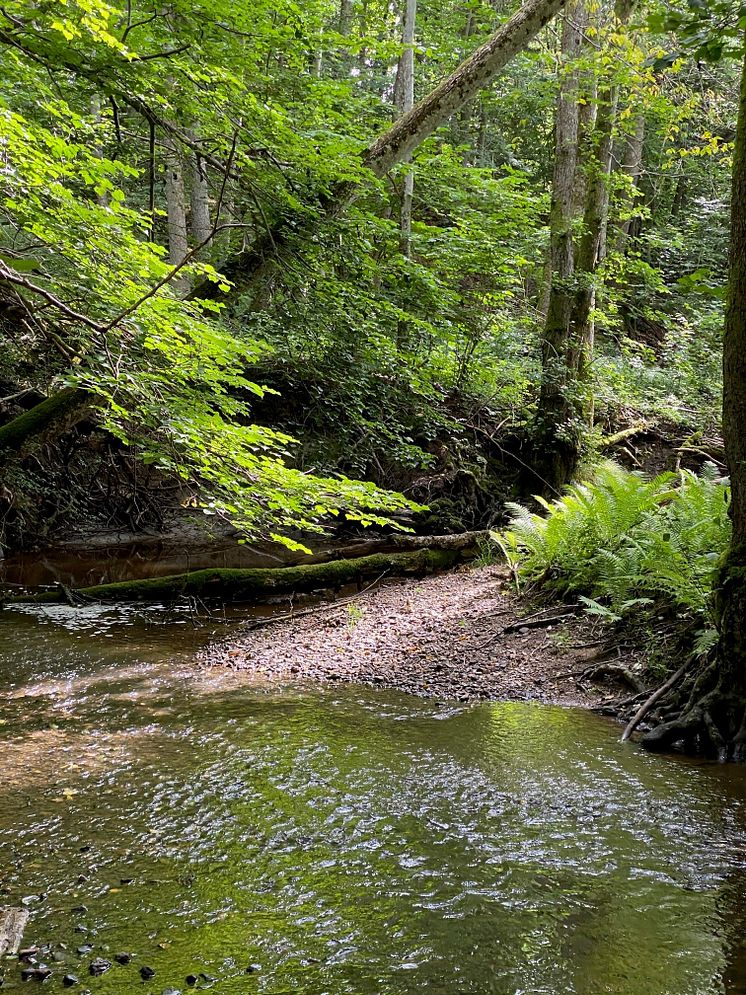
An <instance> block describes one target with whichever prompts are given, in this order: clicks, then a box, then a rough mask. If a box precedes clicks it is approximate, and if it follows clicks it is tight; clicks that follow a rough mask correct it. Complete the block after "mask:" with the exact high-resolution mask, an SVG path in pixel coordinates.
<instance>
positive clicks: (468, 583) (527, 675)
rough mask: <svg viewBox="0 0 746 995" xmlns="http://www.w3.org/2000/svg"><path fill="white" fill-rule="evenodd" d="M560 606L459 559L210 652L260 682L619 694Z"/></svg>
mask: <svg viewBox="0 0 746 995" xmlns="http://www.w3.org/2000/svg"><path fill="white" fill-rule="evenodd" d="M562 613H563V609H562V608H557V606H552V607H550V608H547V609H546V610H545V611H544V613H543V614H542V613H540V612H535V613H533V614H529V610H528V608H527V606H526V604H525V603H524V602H523V601H522V599H519V598H517V597H516V596H515V595H513V594H512V593H511V591H510V586H509V577H508V572H507V570H506V568H504V567H495V566H488V567H476V568H462V569H460V570H456V571H453V572H450V573H445V574H439V575H437V576H432V577H426V578H424V579H418V580H403V581H391V582H387V583H385V584H383V585H382V586H380V587H377V588H376V589H374V590H370V591H366V592H363V593H362V594H360V595H358V596H356V597H354V599H344V600H343V601H340V602H338V603H337V604H330V605H324V606H322V607H321V608H320V609H318V608H317V609H314V610H313V611H312V612H311V613H309V614H303V609H301V611H300V612H299V613H298V614H297V615H296V616H295V617H290V616H288V617H286V618H283V619H281V620H278V621H275V622H273V623H272V624H270V625H266V624H262V626H261V627H260V628H257V629H253V630H252V629H250V628H249V626H251V625H252V624H253V623H249V626H247V627H246V629H244V631H243V632H241V633H234V634H232V636H231V637H230V639H228V640H225V641H223V642H221V643H218V644H216V645H214V646H212V647H211V649H210V650H209V651H208V652H207V653H206V654H205V656H204V658H203V659H204V662H205V663H207V664H211V665H216V664H218V665H225V666H228V667H231V668H233V669H236V670H242V671H251V672H252V673H253V674H254V675H255V676H256V678H257V680H258V681H259V682H260V683H264V682H270V683H274V682H286V681H298V680H322V681H327V680H328V681H334V680H342V681H354V682H358V683H363V684H368V685H373V686H377V687H386V688H394V689H397V690H401V691H406V692H409V693H413V694H419V695H425V696H428V697H437V698H450V699H453V698H456V699H460V700H463V701H465V700H473V699H479V698H495V699H514V700H537V701H543V702H554V703H558V704H564V705H584V706H589V707H590V706H595V705H601V704H602V702H603V700H604V699H605V698H608V697H609V695H610V693H611V692H612V691H615V695H614V696H615V697H618V693H619V688H618V687H616V688H613V687H611V686H610V687H607V688H603V687H600V686H599V685H598V684H595V683H594V684H591V683H590V682H589V680H588V679H587V677H586V676H585V671H586V670H587V669H588V668H589V667H595V666H596V664H595V663H594V659H595V656H594V654H597V653H598V644H597V643H595V641H593V640H592V639H591V641H590V643H589V642H588V638H589V633H588V632H587V631H586V628H585V626H584V624H583V623H582V622H580V620H578V619H577V618H576V617H575V616H570V615H565V616H564V617H561V618H559V617H558V616H561V615H562ZM526 616H527V617H526ZM545 618H557V621H555V622H553V623H551V624H549V625H547V624H544V619H545ZM524 621H525V622H528V625H524V624H522V623H523V622H524ZM537 623H540V624H539V626H538V627H536V628H533V627H531V626H532V625H536V624H537ZM627 662H628V661H627Z"/></svg>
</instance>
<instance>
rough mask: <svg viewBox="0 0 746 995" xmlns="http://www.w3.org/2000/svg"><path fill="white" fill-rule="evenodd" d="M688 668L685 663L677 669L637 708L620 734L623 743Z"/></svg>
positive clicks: (687, 664)
mask: <svg viewBox="0 0 746 995" xmlns="http://www.w3.org/2000/svg"><path fill="white" fill-rule="evenodd" d="M688 666H689V663H688V661H687V663H685V664H684V665H683V666H681V667H679V669H678V670H677V671H676V673H675V674H674V675H673V677H669V679H668V680H667V681H666V683H665V684H662V685H661V686H660V687H659V688H658V689H657V690H655V691H654V692H653V693H652V694H651V695H650V697H649V698H648V699H647V701H645V702H644V703H643V704H642V705H641V706H640V708H638V710H637V711H636V712H635V714H634V715H633V716H632V718H631V719H630V721H629V723H628V724H627V728H626V729H625V730H624V733H623V734H622V742H623V743H624V742H626V740H628V739H629V737H630V736H631V735H632V733H633V732H634V731H635V729H636V728H637V727H638V725H639V724H640V723H641V722H642V720H643V719H644V718H645V716H646V715H647V714H648V712H649V711H650V710H651V708H652V707H653V705H655V703H656V702H657V701H660V699H661V698H662V697H663V696H664V695H665V694H666V693H667V692H668V691H670V690H671V688H672V687H673V686H674V685H675V684H678V682H679V681H680V680H681V678H682V677H683V676H684V674H685V673H686V669H687V667H688Z"/></svg>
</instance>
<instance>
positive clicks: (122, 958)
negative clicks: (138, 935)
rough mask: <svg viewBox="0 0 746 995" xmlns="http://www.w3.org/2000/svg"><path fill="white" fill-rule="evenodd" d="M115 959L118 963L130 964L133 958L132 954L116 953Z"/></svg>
mask: <svg viewBox="0 0 746 995" xmlns="http://www.w3.org/2000/svg"><path fill="white" fill-rule="evenodd" d="M114 960H115V961H116V962H117V964H129V962H130V961H131V960H132V954H114Z"/></svg>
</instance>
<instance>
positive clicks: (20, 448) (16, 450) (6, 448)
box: [0, 387, 91, 465]
mask: <svg viewBox="0 0 746 995" xmlns="http://www.w3.org/2000/svg"><path fill="white" fill-rule="evenodd" d="M90 406H91V395H90V394H89V393H87V392H86V391H84V390H80V389H79V388H77V387H64V388H63V389H62V390H58V391H57V393H55V394H52V395H51V396H50V397H47V398H45V399H44V400H43V401H40V402H39V403H38V404H35V405H34V407H33V408H30V409H29V410H28V411H24V412H23V414H20V415H17V416H16V417H15V418H13V419H12V421H9V422H8V423H7V424H6V425H2V426H0V465H3V464H5V463H8V462H9V461H19V460H22V459H24V458H25V457H26V456H27V455H29V453H30V452H31V451H32V450H33V449H34V447H36V446H42V445H44V444H45V443H48V442H53V441H54V440H56V439H58V438H59V437H60V435H64V433H65V432H66V431H68V429H70V428H72V426H73V425H75V423H76V422H78V421H80V420H81V419H82V418H83V417H84V416H85V415H86V414H87V413H88V411H89V409H90Z"/></svg>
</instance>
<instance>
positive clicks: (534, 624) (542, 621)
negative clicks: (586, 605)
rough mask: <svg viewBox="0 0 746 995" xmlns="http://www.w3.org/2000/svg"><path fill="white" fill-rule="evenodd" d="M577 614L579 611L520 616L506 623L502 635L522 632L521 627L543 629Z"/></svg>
mask: <svg viewBox="0 0 746 995" xmlns="http://www.w3.org/2000/svg"><path fill="white" fill-rule="evenodd" d="M575 615H577V611H576V610H575V609H572V610H571V611H566V612H563V613H562V614H561V615H545V616H542V617H536V616H534V617H533V618H520V619H518V620H517V621H516V622H511V624H510V625H506V626H505V628H504V629H503V631H502V633H501V635H503V636H508V635H510V633H511V632H520V630H521V629H542V628H544V626H545V625H552V624H553V623H554V622H563V621H564V620H565V619H566V618H572V617H573V616H575Z"/></svg>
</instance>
